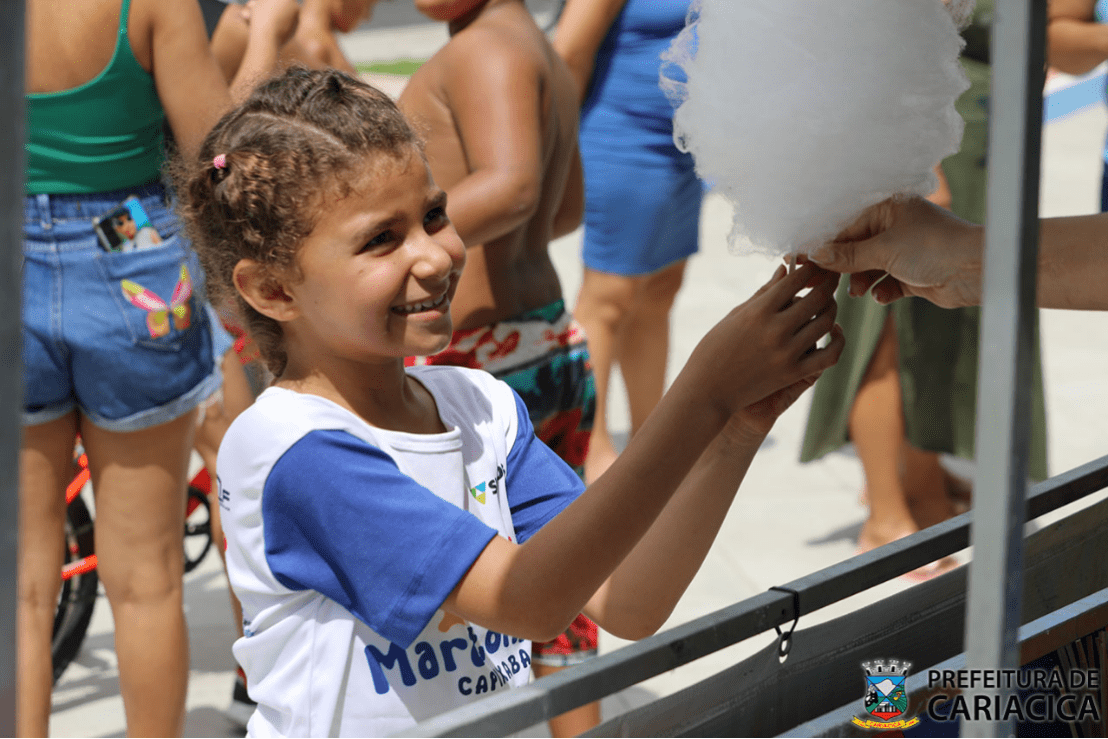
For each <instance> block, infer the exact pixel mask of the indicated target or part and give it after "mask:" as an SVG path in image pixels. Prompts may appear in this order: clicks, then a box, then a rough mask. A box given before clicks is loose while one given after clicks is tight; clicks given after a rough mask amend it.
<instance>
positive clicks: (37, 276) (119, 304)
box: [23, 183, 222, 432]
mask: <svg viewBox="0 0 1108 739" xmlns="http://www.w3.org/2000/svg"><path fill="white" fill-rule="evenodd" d="M131 195H135V196H137V197H138V198H139V201H140V202H141V203H142V206H143V209H144V210H145V211H146V213H147V215H149V217H150V221H151V224H152V225H153V226H154V228H156V229H157V230H158V232H159V233H160V234H161V236H162V239H163V240H162V242H161V243H160V244H158V245H156V246H153V247H150V248H146V249H140V250H137V251H130V252H108V251H104V250H103V249H102V248H101V247H100V245H99V242H98V240H97V237H96V234H95V232H94V231H93V228H92V221H93V219H94V218H96V217H98V216H101V215H103V214H104V213H106V212H108V211H109V210H111V209H112V208H114V207H115V206H117V205H118V204H119V203H121V202H122V201H123V200H125V199H126V198H127V197H128V196H131ZM179 231H180V226H179V224H178V221H177V217H176V215H175V214H174V212H173V210H172V208H171V207H170V206H169V205H168V204H167V202H166V194H165V190H164V189H163V188H162V186H161V185H159V184H156V183H154V184H149V185H143V186H139V187H135V188H130V189H127V190H120V191H117V192H105V193H96V194H92V195H27V196H25V197H24V200H23V373H24V374H23V377H24V390H23V392H24V407H23V423H24V425H28V426H33V425H37V424H42V423H48V422H50V421H53V420H56V419H58V418H61V417H63V416H65V415H66V414H67V413H69V412H71V411H73V410H74V409H80V412H81V414H82V415H84V416H85V417H86V418H88V419H89V420H90V421H92V422H93V423H94V424H96V425H97V426H99V427H101V428H104V429H106V430H108V431H116V432H129V431H139V430H142V429H147V428H150V427H153V426H157V425H159V424H162V423H166V422H168V421H171V420H173V419H175V418H177V417H179V416H181V415H183V414H185V413H187V412H188V411H190V410H192V409H193V408H195V407H196V406H197V405H199V404H200V403H201V402H202V401H203V400H204V399H206V398H207V397H208V396H209V395H211V394H212V393H214V392H215V391H217V390H218V389H219V387H220V385H221V384H222V375H221V373H220V371H219V359H221V357H219V356H217V355H216V354H215V353H214V351H213V348H214V347H213V343H214V341H215V339H214V336H213V330H215V328H214V327H213V326H212V324H211V318H210V315H211V312H210V311H209V310H208V308H207V307H206V302H207V301H206V298H205V292H204V274H203V272H201V270H200V264H199V262H198V260H197V258H196V254H195V253H194V252H193V250H192V248H191V247H190V245H189V243H188V242H187V241H186V239H185V237H184V234H181V233H179ZM220 330H221V329H220Z"/></svg>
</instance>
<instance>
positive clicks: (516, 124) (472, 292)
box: [400, 0, 583, 329]
mask: <svg viewBox="0 0 1108 739" xmlns="http://www.w3.org/2000/svg"><path fill="white" fill-rule="evenodd" d="M416 5H417V6H418V7H419V8H420V10H422V11H423V12H424V13H426V14H428V15H430V16H431V17H434V18H438V19H440V20H450V21H451V22H450V31H451V39H450V42H449V43H448V44H447V45H446V46H445V47H443V48H442V49H441V50H440V51H439V52H438V53H437V54H435V56H434V57H432V58H431V59H430V60H429V61H428V62H427V63H426V64H424V65H423V66H422V67H421V68H420V69H419V70H418V71H417V72H416V73H415V75H413V77H412V79H411V81H410V82H409V84H408V86H407V88H406V89H405V90H404V93H403V94H402V95H401V97H400V107H401V108H402V109H403V111H404V113H405V114H406V115H407V116H408V117H409V119H410V120H411V121H412V123H413V124H414V126H415V127H416V129H417V130H418V131H419V132H420V133H421V134H422V135H423V136H424V137H425V138H426V140H427V147H426V153H427V159H428V161H429V163H430V166H431V172H432V175H433V176H434V178H435V181H436V183H437V184H438V185H439V186H440V187H442V188H443V189H444V190H446V192H447V193H448V196H449V199H448V204H447V212H448V214H449V216H450V218H451V220H452V221H453V222H454V225H455V227H456V228H457V230H458V233H459V234H460V235H461V237H462V240H463V241H464V242H465V245H466V252H467V265H466V268H465V271H464V272H463V274H462V278H461V283H460V284H459V286H458V292H457V294H456V295H455V297H454V302H453V305H452V308H451V312H452V314H453V317H454V327H455V329H465V328H472V327H476V326H483V325H488V324H492V323H496V322H498V321H501V320H504V319H507V318H511V317H513V316H517V315H519V314H520V313H523V312H524V311H528V310H531V309H534V308H538V307H541V306H545V305H548V304H550V303H553V302H555V301H557V300H560V299H561V297H562V290H561V285H560V284H559V282H558V276H557V273H556V272H555V271H554V266H553V264H551V261H550V258H549V256H548V254H547V245H548V243H549V242H550V241H551V239H553V238H556V237H557V236H559V235H562V234H564V233H568V232H569V231H572V230H573V228H575V227H576V226H577V224H578V223H579V222H580V218H581V212H582V209H583V186H582V183H581V169H580V159H579V156H578V153H577V119H578V93H577V88H576V86H575V83H574V81H573V78H572V77H571V75H570V72H569V69H568V68H567V67H566V66H565V64H564V63H563V62H562V60H561V59H560V58H559V57H558V55H557V53H556V52H555V51H554V49H553V48H552V47H551V46H550V44H549V42H548V41H547V39H546V37H545V36H544V35H543V33H542V31H541V30H540V29H539V28H538V26H536V25H535V22H534V20H533V19H532V17H531V15H530V13H529V12H528V11H527V9H526V8H525V7H524V4H523V2H522V0H487V2H483V3H482V2H480V0H477V1H476V2H474V3H472V4H471V5H470V6H469V9H468V10H467V11H466V12H465V13H463V14H462V15H461V16H454V17H453V18H449V17H444V16H443V15H442V13H443V12H446V11H445V10H441V9H442V8H445V7H446V6H447V5H448V3H445V2H442V0H417V3H416ZM449 5H451V6H453V8H456V7H457V5H458V4H457V2H453V3H449Z"/></svg>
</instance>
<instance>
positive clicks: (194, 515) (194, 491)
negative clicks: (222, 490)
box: [185, 485, 212, 572]
mask: <svg viewBox="0 0 1108 739" xmlns="http://www.w3.org/2000/svg"><path fill="white" fill-rule="evenodd" d="M211 548H212V511H211V504H210V503H209V502H208V496H207V494H205V493H204V491H203V490H201V489H200V488H197V487H194V486H193V485H189V490H188V505H187V507H186V508H185V572H192V571H193V570H194V569H196V567H197V566H198V565H199V564H200V563H201V562H202V561H203V560H204V556H205V555H206V554H207V553H208V550H209V549H211Z"/></svg>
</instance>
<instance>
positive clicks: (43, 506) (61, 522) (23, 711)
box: [16, 413, 77, 736]
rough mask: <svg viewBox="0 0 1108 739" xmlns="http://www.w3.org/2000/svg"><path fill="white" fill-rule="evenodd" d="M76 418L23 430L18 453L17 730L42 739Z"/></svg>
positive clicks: (47, 709) (50, 685) (46, 722)
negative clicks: (66, 488)
mask: <svg viewBox="0 0 1108 739" xmlns="http://www.w3.org/2000/svg"><path fill="white" fill-rule="evenodd" d="M76 438H77V414H76V413H70V414H69V415H67V416H65V417H63V418H59V419H58V420H56V421H51V422H50V423H44V424H40V425H37V426H27V427H25V428H24V429H23V444H22V447H21V448H20V452H19V564H18V574H19V588H18V592H19V608H18V613H17V627H16V634H17V646H18V652H19V655H18V665H19V667H18V670H17V672H16V676H17V680H16V732H17V734H18V735H19V736H47V732H48V729H49V722H50V692H51V689H52V688H53V682H54V671H53V666H52V659H51V643H50V641H51V634H52V632H53V627H54V611H55V609H56V608H57V605H58V592H59V590H60V588H61V569H62V562H63V560H64V554H63V552H64V548H65V533H64V532H65V486H66V485H67V484H68V483H69V480H70V478H71V476H72V473H73V444H74V441H75V440H76Z"/></svg>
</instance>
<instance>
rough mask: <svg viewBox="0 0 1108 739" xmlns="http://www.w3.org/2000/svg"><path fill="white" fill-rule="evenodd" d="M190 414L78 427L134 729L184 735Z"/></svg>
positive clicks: (126, 706)
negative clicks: (148, 422)
mask: <svg viewBox="0 0 1108 739" xmlns="http://www.w3.org/2000/svg"><path fill="white" fill-rule="evenodd" d="M195 427H196V412H195V411H192V412H190V413H186V414H185V415H184V416H181V417H180V418H177V419H176V420H173V421H170V422H169V423H165V424H162V425H160V426H155V427H154V428H150V429H146V430H144V431H138V432H134V433H113V432H110V431H105V430H104V429H100V428H97V427H96V426H94V425H92V424H91V423H87V422H86V423H84V424H82V428H81V434H82V436H83V438H84V444H85V449H86V450H88V455H89V469H90V471H91V472H92V485H93V490H94V491H95V493H96V552H97V555H98V560H99V571H100V579H101V581H102V582H103V583H104V590H105V592H106V593H107V596H108V601H109V603H111V606H112V615H113V616H114V618H115V626H116V629H115V650H116V655H117V656H118V658H119V686H120V693H121V694H122V696H123V708H124V711H125V712H126V715H127V733H128V735H131V736H180V734H181V731H182V729H183V728H184V719H185V690H186V687H187V684H188V631H187V629H186V626H185V614H184V609H183V603H182V577H183V574H184V564H183V557H184V554H183V551H182V547H181V536H182V532H183V531H184V515H185V484H186V480H185V477H186V475H187V473H188V462H189V457H190V454H191V451H192V440H193V439H192V437H193V432H194V430H195Z"/></svg>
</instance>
